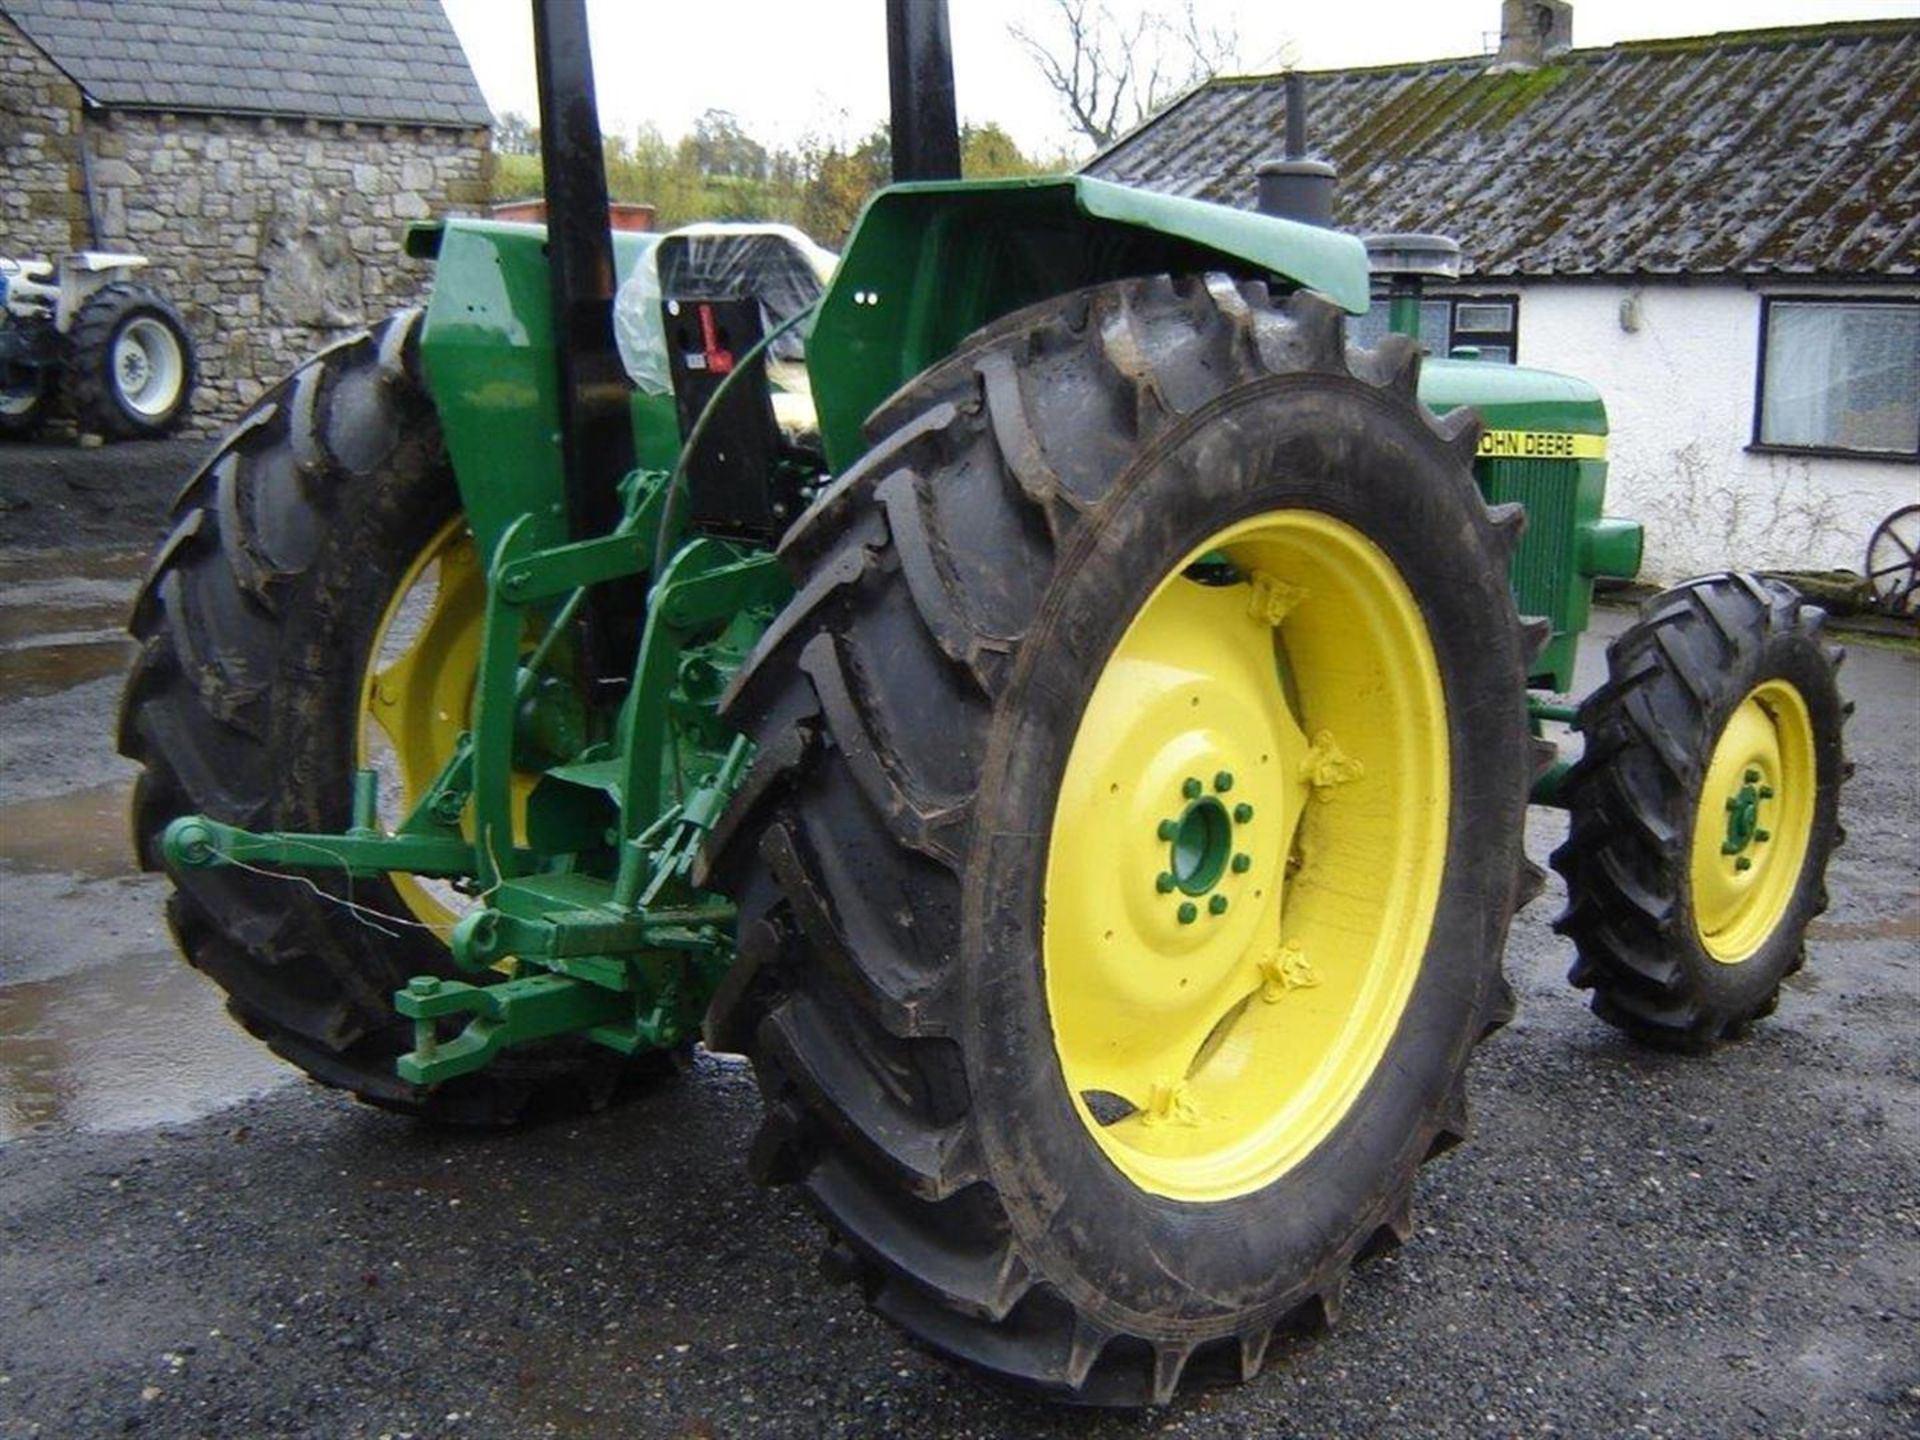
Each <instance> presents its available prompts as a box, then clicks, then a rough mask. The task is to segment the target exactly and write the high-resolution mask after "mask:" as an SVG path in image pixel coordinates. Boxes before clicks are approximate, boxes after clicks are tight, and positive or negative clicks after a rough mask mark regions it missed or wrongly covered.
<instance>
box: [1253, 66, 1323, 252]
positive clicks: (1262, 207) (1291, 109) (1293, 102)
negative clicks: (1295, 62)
mask: <svg viewBox="0 0 1920 1440" xmlns="http://www.w3.org/2000/svg"><path fill="white" fill-rule="evenodd" d="M1254 174H1255V175H1257V176H1258V177H1259V181H1260V198H1259V200H1258V201H1257V202H1255V203H1256V206H1257V208H1258V209H1259V211H1260V213H1261V214H1262V215H1278V216H1280V217H1281V218H1282V219H1285V220H1298V221H1301V222H1302V223H1304V224H1307V225H1318V226H1320V227H1321V228H1322V229H1328V230H1330V229H1332V228H1333V187H1334V182H1335V180H1336V179H1337V178H1338V174H1339V172H1338V171H1336V170H1335V169H1334V168H1333V166H1331V165H1329V164H1328V163H1327V162H1326V161H1324V160H1309V159H1308V158H1307V79H1306V76H1304V75H1302V74H1301V73H1300V72H1299V71H1298V70H1289V71H1288V72H1287V148H1286V153H1285V155H1284V157H1283V158H1281V159H1279V160H1263V161H1262V162H1261V163H1260V165H1259V167H1258V168H1257V169H1256V170H1255V171H1254Z"/></svg>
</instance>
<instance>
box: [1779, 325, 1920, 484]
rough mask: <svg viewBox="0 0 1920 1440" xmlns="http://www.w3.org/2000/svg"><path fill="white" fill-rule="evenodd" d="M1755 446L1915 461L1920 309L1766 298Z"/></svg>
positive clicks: (1919, 436)
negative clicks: (1907, 458)
mask: <svg viewBox="0 0 1920 1440" xmlns="http://www.w3.org/2000/svg"><path fill="white" fill-rule="evenodd" d="M1753 429H1754V434H1753V439H1754V444H1755V445H1757V446H1760V447H1762V448H1765V449H1782V450H1812V451H1823V452H1839V453H1846V454H1861V455H1884V456H1898V457H1909V458H1911V457H1916V456H1920V300H1907V299H1898V300H1893V299H1879V298H1871V299H1868V298H1861V299H1834V300H1828V299H1817V298H1813V297H1808V298H1806V299H1798V298H1792V299H1790V298H1786V297H1775V296H1769V297H1767V298H1765V299H1764V300H1762V302H1761V311H1760V383H1759V397H1758V404H1757V406H1756V413H1755V416H1754V427H1753Z"/></svg>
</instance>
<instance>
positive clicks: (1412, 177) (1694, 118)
mask: <svg viewBox="0 0 1920 1440" xmlns="http://www.w3.org/2000/svg"><path fill="white" fill-rule="evenodd" d="M1305 78H1306V93H1307V115H1308V133H1309V136H1310V137H1311V141H1312V144H1311V149H1312V151H1313V153H1314V154H1315V155H1317V156H1321V157H1323V158H1327V159H1330V160H1332V161H1333V162H1334V164H1335V165H1336V166H1337V167H1338V168H1339V171H1340V188H1339V191H1338V198H1337V200H1336V205H1335V218H1336V221H1337V223H1338V224H1340V225H1341V226H1342V227H1343V228H1347V229H1352V230H1356V231H1360V232H1363V233H1364V232H1373V231H1387V230H1425V231H1439V232H1441V233H1444V234H1449V235H1452V236H1454V237H1456V238H1457V239H1459V240H1460V241H1461V243H1462V244H1463V245H1464V246H1465V248H1466V252H1467V261H1468V264H1469V266H1470V267H1471V269H1472V270H1473V271H1474V272H1475V273H1478V274H1481V275H1502V276H1506V275H1511V276H1520V277H1526V276H1547V275H1592V276H1615V275H1618V276H1658V275H1675V276H1678V275H1688V274H1791V275H1808V276H1815V275H1819V276H1894V277H1899V276H1915V275H1920V20H1876V21H1862V22H1857V23H1848V24H1834V25H1816V26H1798V27H1793V28H1790V29H1780V30H1755V31H1742V32H1739V33H1736V34H1723V35H1706V36H1700V37H1697V38H1692V39H1681V40H1643V41H1633V42H1630V43H1627V44H1622V45H1613V46H1608V47H1605V48H1595V49H1584V50H1570V51H1567V52H1566V53H1564V54H1562V55H1560V56H1558V57H1557V58H1555V59H1554V60H1553V61H1552V62H1551V63H1549V64H1548V65H1546V66H1544V67H1542V68H1540V69H1538V70H1532V71H1510V72H1506V73H1500V72H1497V71H1496V70H1494V69H1493V68H1492V67H1491V60H1490V58H1489V57H1485V56H1476V57H1473V58H1471V59H1458V60H1437V61H1431V62H1427V63H1423V64H1410V65H1388V66H1379V67H1374V68H1369V69H1364V70H1346V71H1315V72H1306V77H1305ZM1285 115H1286V96H1285V85H1284V77H1283V76H1280V75H1262V76H1236V77H1228V78H1222V79H1218V80H1214V81H1212V82H1210V83H1209V84H1207V85H1205V86H1202V87H1201V88H1200V89H1198V90H1196V91H1194V92H1193V93H1192V94H1190V95H1188V96H1187V97H1186V98H1185V99H1183V100H1181V101H1180V102H1179V103H1177V104H1176V105H1174V106H1173V107H1172V108H1170V109H1168V110H1166V111H1164V112H1162V113H1161V114H1160V115H1158V116H1156V117H1155V118H1154V119H1152V120H1149V121H1148V122H1147V123H1146V124H1145V125H1143V126H1141V127H1140V128H1139V129H1138V130H1136V131H1134V132H1133V133H1132V134H1130V135H1128V136H1125V137H1124V138H1122V139H1121V140H1119V141H1118V142H1116V143H1115V144H1114V145H1113V146H1111V147H1110V148H1109V149H1107V150H1106V151H1105V152H1103V153H1102V154H1101V155H1099V156H1096V157H1095V158H1094V160H1093V161H1092V162H1091V163H1090V164H1089V165H1088V166H1087V170H1088V171H1089V173H1091V174H1095V175H1098V176H1101V177H1102V178H1105V179H1110V180H1120V181H1125V182H1127V183H1129V184H1135V185H1142V186H1146V187H1148V188H1150V189H1156V190H1166V191H1171V192H1173V193H1175V194H1180V195H1195V196H1200V197H1202V198H1204V199H1208V200H1215V201H1220V202H1223V203H1226V204H1232V205H1240V206H1251V205H1252V204H1253V203H1254V195H1255V188H1256V182H1255V174H1254V167H1255V166H1256V165H1258V164H1259V162H1260V161H1262V160H1264V159H1268V158H1271V157H1274V156H1277V155H1278V154H1279V152H1280V148H1281V137H1282V135H1283V133H1284V129H1285Z"/></svg>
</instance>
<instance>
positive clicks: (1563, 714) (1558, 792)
mask: <svg viewBox="0 0 1920 1440" xmlns="http://www.w3.org/2000/svg"><path fill="white" fill-rule="evenodd" d="M1579 713H1580V710H1579V707H1578V706H1575V705H1561V704H1558V703H1556V702H1555V701H1552V700H1549V699H1547V698H1546V697H1545V696H1544V695H1542V694H1540V693H1539V692H1538V691H1535V692H1532V693H1530V694H1529V695H1528V696H1527V720H1528V722H1529V727H1530V728H1531V729H1532V731H1533V734H1534V737H1535V738H1536V739H1537V738H1539V737H1540V736H1541V735H1542V733H1543V729H1542V722H1544V721H1548V720H1551V721H1554V722H1556V723H1557V724H1561V725H1571V724H1572V723H1573V722H1574V720H1575V718H1576V717H1577V716H1578V715H1579ZM1572 768H1573V762H1572V761H1571V760H1569V759H1567V758H1566V756H1564V755H1559V756H1556V757H1555V759H1554V761H1553V763H1552V764H1550V765H1548V766H1547V768H1546V769H1545V770H1544V771H1542V772H1541V773H1540V774H1539V775H1537V776H1535V777H1534V781H1533V788H1532V790H1531V791H1529V792H1528V795H1527V803H1528V804H1529V805H1544V806H1546V807H1547V808H1548V809H1550V810H1564V809H1566V808H1567V802H1566V798H1565V790H1566V785H1567V772H1568V771H1569V770H1571V769H1572Z"/></svg>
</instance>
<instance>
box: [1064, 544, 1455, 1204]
mask: <svg viewBox="0 0 1920 1440" xmlns="http://www.w3.org/2000/svg"><path fill="white" fill-rule="evenodd" d="M1449 803H1450V802H1449V795H1448V742H1447V727H1446V708H1445V700H1444V696H1443V693H1442V689H1441V684H1440V678H1439V671H1438V667H1437V665H1436V663H1435V660H1434V655H1433V647H1432V642H1431V640H1430V638H1429V636H1428V634H1427V628H1426V623H1425V620H1424V618H1423V617H1422V615H1421V612H1420V608H1419V606H1418V604H1417V603H1416V602H1415V600H1414V598H1413V596H1412V594H1411V592H1409V590H1408V589H1407V587H1406V584H1405V582H1404V581H1403V580H1402V579H1401V578H1400V575H1399V572H1398V570H1397V569H1396V568H1395V566H1394V565H1393V563H1392V562H1391V561H1390V560H1389V559H1388V558H1387V556H1386V555H1385V553H1384V552H1383V551H1381V550H1380V549H1379V548H1378V547H1377V546H1375V545H1374V544H1373V543H1372V542H1371V541H1370V540H1368V539H1367V538H1366V536H1364V535H1363V534H1361V533H1360V532H1359V531H1358V530H1355V529H1354V528H1353V527H1351V526H1349V525H1347V524H1345V523H1344V522H1342V521H1339V520H1336V519H1334V518H1332V517H1330V516H1327V515H1323V514H1320V513H1318V512H1315V511H1305V510H1281V511H1274V512H1271V513H1269V514H1266V515H1263V516H1260V517H1257V518H1255V519H1252V520H1248V521H1245V522H1243V523H1241V524H1237V525H1234V526H1232V527H1230V528H1228V529H1226V530H1223V531H1221V532H1219V533H1218V534H1216V535H1214V536H1212V537H1211V538H1209V539H1208V540H1207V541H1206V542H1205V543H1204V544H1202V545H1200V546H1199V547H1197V548H1196V549H1195V550H1194V551H1193V553H1192V554H1191V555H1189V556H1188V557H1187V558H1186V559H1185V560H1184V561H1182V562H1181V564H1180V565H1178V566H1176V567H1175V568H1174V569H1173V571H1172V572H1171V573H1170V574H1169V575H1168V576H1166V577H1165V578H1164V579H1163V580H1162V581H1161V582H1160V584H1159V585H1158V586H1157V587H1156V588H1155V589H1154V591H1153V593H1152V595H1151V596H1150V597H1149V598H1148V599H1147V601H1146V603H1145V605H1144V606H1142V608H1141V609H1140V611H1139V613H1138V614H1137V615H1136V616H1135V617H1134V619H1133V622H1132V623H1131V625H1129V627H1128V629H1127V631H1126V633H1125V634H1124V635H1123V636H1122V637H1121V640H1120V643H1119V645H1118V646H1117V647H1116V649H1115V650H1114V652H1113V654H1112V656H1111V657H1110V658H1109V660H1108V663H1107V665H1106V668H1105V669H1104V671H1103V672H1102V673H1101V675H1100V678H1099V680H1098V682H1097V684H1096V685H1095V687H1094V689H1093V693H1092V695H1091V696H1090V697H1089V699H1088V702H1087V708H1086V711H1085V713H1084V715H1083V716H1082V718H1081V721H1080V726H1079V729H1078V730H1077V732H1076V733H1075V736H1074V741H1073V748H1072V751H1071V754H1070V755H1069V758H1068V762H1067V767H1066V772H1065V774H1064V776H1063V777H1062V781H1061V786H1060V793H1059V803H1058V808H1057V809H1056V811H1055V813H1054V820H1053V825H1052V829H1051V832H1050V839H1049V848H1048V856H1047V870H1046V905H1045V916H1044V930H1043V944H1042V963H1043V965H1044V967H1045V980H1046V994H1047V1004H1048V1008H1049V1012H1050V1015H1051V1018H1052V1025H1053V1038H1054V1044H1055V1048H1056V1050H1057V1052H1058V1055H1059V1059H1060V1064H1061V1068H1062V1070H1063V1072H1064V1074H1065V1078H1066V1081H1067V1085H1068V1087H1069V1089H1070V1091H1071V1093H1072V1096H1073V1103H1074V1105H1075V1107H1076V1109H1077V1111H1078V1113H1079V1115H1080V1118H1081V1121H1082V1123H1083V1124H1084V1125H1085V1126H1086V1128H1087V1130H1088V1132H1089V1133H1090V1134H1091V1135H1092V1137H1093V1138H1094V1140H1095V1141H1096V1142H1097V1143H1098V1144H1099V1146H1100V1148H1101V1149H1102V1150H1103V1151H1104V1152H1105V1153H1106V1155H1107V1157H1108V1158H1109V1159H1111V1160H1112V1162H1113V1163H1114V1164H1115V1165H1116V1166H1117V1167H1118V1168H1119V1169H1120V1170H1121V1171H1122V1172H1123V1173H1124V1174H1125V1175H1126V1176H1127V1177H1128V1178H1129V1179H1131V1180H1132V1181H1133V1182H1134V1183H1135V1184H1136V1185H1138V1186H1140V1187H1141V1188H1142V1189H1144V1190H1148V1191H1151V1192H1153V1193H1155V1194H1158V1195H1165V1196H1169V1197H1173V1198H1176V1199H1181V1200H1189V1201H1217V1200H1224V1199H1228V1198H1231V1197H1233V1196H1235V1195H1241V1194H1245V1193H1247V1192H1250V1191H1253V1190H1256V1189H1259V1188H1260V1187H1262V1186H1264V1185H1267V1184H1269V1183H1271V1182H1272V1181H1273V1180H1274V1179H1276V1178H1277V1177H1278V1176H1280V1175H1281V1174H1283V1173H1284V1172H1285V1171H1286V1170H1288V1169H1289V1168H1290V1167H1292V1166H1293V1165H1295V1164H1297V1163H1298V1162H1299V1161H1300V1160H1302V1159H1303V1158H1304V1157H1305V1156H1306V1155H1308V1154H1309V1153H1310V1152H1311V1151H1312V1150H1313V1149H1314V1147H1315V1146H1316V1145H1318V1144H1319V1143H1320V1142H1321V1141H1322V1140H1323V1139H1325V1138H1326V1136H1327V1135H1328V1133H1329V1132H1330V1131H1331V1130H1332V1129H1333V1128H1334V1126H1336V1125H1337V1124H1338V1123H1339V1122H1340V1120H1341V1118H1342V1117H1343V1116H1344V1115H1345V1114H1346V1113H1347V1111H1348V1110H1349V1109H1350V1108H1351V1107H1352V1105H1353V1103H1354V1101H1355V1099H1356V1098H1357V1097H1358V1096H1359V1094H1360V1092H1361V1090H1362V1088H1363V1087H1364V1086H1365V1085H1366V1082H1367V1080H1368V1079H1369V1077H1371V1076H1372V1075H1373V1073H1374V1071H1375V1069H1376V1068H1377V1067H1378V1065H1379V1064H1380V1061H1381V1057H1382V1056H1383V1055H1384V1054H1385V1053H1386V1050H1387V1047H1388V1044H1389V1042H1390V1041H1391V1040H1392V1037H1393V1033H1394V1030H1395V1028H1396V1026H1397V1025H1398V1024H1399V1021H1400V1017H1401V1013H1402V1011H1403V1010H1404V1009H1405V1007H1406V1003H1407V998H1408V996H1409V994H1410V993H1411V992H1412V990H1413V986H1414V982H1415V980H1416V979H1417V978H1418V976H1419V973H1420V967H1421V964H1422V962H1423V958H1424V954H1425V950H1426V946H1427V939H1428V934H1429V931H1430V930H1431V928H1432V923H1433V916H1434V911H1435V908H1436V906H1437V904H1438V901H1439V895H1440V883H1441V878H1442V874H1443V871H1444V868H1445V854H1446V839H1447V826H1448V806H1449Z"/></svg>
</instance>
